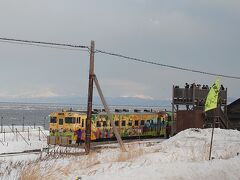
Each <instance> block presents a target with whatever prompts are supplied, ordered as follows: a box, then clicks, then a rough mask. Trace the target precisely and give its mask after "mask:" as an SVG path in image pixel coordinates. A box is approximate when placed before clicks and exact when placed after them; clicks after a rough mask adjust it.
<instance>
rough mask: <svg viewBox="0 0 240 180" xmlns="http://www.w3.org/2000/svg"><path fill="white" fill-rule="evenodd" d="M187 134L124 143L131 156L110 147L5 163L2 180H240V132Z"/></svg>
mask: <svg viewBox="0 0 240 180" xmlns="http://www.w3.org/2000/svg"><path fill="white" fill-rule="evenodd" d="M210 139H211V129H203V130H202V129H188V130H185V131H183V132H181V133H179V134H177V135H176V136H174V137H172V138H170V139H168V140H165V141H162V140H152V141H144V142H134V143H133V142H132V143H126V144H125V145H126V147H127V149H128V151H127V152H121V151H120V150H119V149H118V148H113V147H111V146H110V147H109V146H106V147H105V148H104V147H103V148H102V149H96V150H95V151H93V152H91V154H90V155H72V156H65V155H60V156H46V155H43V154H42V155H41V157H40V155H29V156H27V157H22V158H19V157H15V158H13V157H11V158H10V157H4V158H2V159H1V160H0V163H1V171H0V177H2V178H3V179H76V178H77V177H79V179H104V180H108V179H109V180H110V179H111V180H112V179H119V180H120V179H121V180H122V179H138V180H141V179H144V180H146V179H164V180H165V179H166V180H176V179H177V180H178V179H179V180H183V179H184V180H185V179H186V180H188V179H189V180H193V179H205V180H212V179H218V180H225V179H230V180H239V179H240V155H238V154H239V153H240V132H239V131H235V130H222V129H215V131H214V142H213V149H212V157H213V159H212V160H211V161H209V160H208V157H209V146H210Z"/></svg>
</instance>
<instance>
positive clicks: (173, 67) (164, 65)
mask: <svg viewBox="0 0 240 180" xmlns="http://www.w3.org/2000/svg"><path fill="white" fill-rule="evenodd" d="M95 52H96V53H102V54H106V55H110V56H115V57H119V58H122V59H127V60H132V61H136V62H141V63H146V64H152V65H157V66H162V67H166V68H171V69H177V70H182V71H188V72H193V73H200V74H204V75H211V76H218V77H224V78H231V79H238V80H240V77H239V76H231V75H224V74H218V73H210V72H205V71H200V70H194V69H189V68H183V67H179V66H172V65H167V64H162V63H158V62H154V61H148V60H144V59H140V58H135V57H130V56H125V55H121V54H116V53H112V52H107V51H103V50H98V49H97V50H96V51H95Z"/></svg>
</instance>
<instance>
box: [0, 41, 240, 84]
mask: <svg viewBox="0 0 240 180" xmlns="http://www.w3.org/2000/svg"><path fill="white" fill-rule="evenodd" d="M0 42H7V43H15V44H24V45H32V46H40V47H47V48H56V49H66V50H80V49H87V50H82V51H89V47H88V46H83V45H73V44H64V43H55V42H43V41H29V40H21V39H12V38H3V37H0ZM95 53H102V54H106V55H110V56H115V57H119V58H123V59H127V60H132V61H136V62H141V63H146V64H152V65H157V66H162V67H166V68H171V69H177V70H181V71H188V72H193V73H199V74H204V75H211V76H219V77H225V78H231V79H238V80H240V77H239V76H231V75H225V74H218V73H210V72H206V71H200V70H195V69H190V68H183V67H179V66H173V65H168V64H162V63H158V62H154V61H148V60H144V59H140V58H135V57H130V56H125V55H122V54H116V53H112V52H107V51H103V50H98V49H96V51H95Z"/></svg>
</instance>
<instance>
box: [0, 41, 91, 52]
mask: <svg viewBox="0 0 240 180" xmlns="http://www.w3.org/2000/svg"><path fill="white" fill-rule="evenodd" d="M0 42H4V43H9V44H20V45H27V46H36V47H43V48H52V49H62V50H71V51H85V52H89V50H88V49H80V48H71V47H61V46H51V45H41V44H32V43H24V42H12V41H3V40H0Z"/></svg>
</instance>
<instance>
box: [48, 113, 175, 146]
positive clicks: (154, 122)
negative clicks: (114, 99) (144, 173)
mask: <svg viewBox="0 0 240 180" xmlns="http://www.w3.org/2000/svg"><path fill="white" fill-rule="evenodd" d="M171 117H172V115H171V113H170V112H165V111H164V112H150V111H147V110H144V111H143V112H141V111H139V110H134V112H129V111H128V110H115V112H114V113H113V114H112V118H113V120H114V122H115V125H116V127H117V129H118V131H119V133H120V135H121V136H122V137H123V138H134V137H157V136H165V128H166V124H171ZM86 119H87V114H86V112H80V111H72V110H71V111H62V112H52V113H51V114H50V124H49V130H50V137H49V138H48V143H49V144H65V145H66V144H72V143H75V140H76V139H75V138H76V137H75V135H76V131H77V130H78V129H81V132H82V137H81V139H82V141H84V140H85V127H86ZM91 120H92V124H91V127H92V129H91V131H92V133H91V139H92V140H93V141H102V140H106V139H114V138H115V136H114V133H113V129H112V126H111V124H110V120H109V119H108V116H107V113H106V112H101V111H95V112H93V114H92V119H91ZM64 139H65V140H64Z"/></svg>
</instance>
